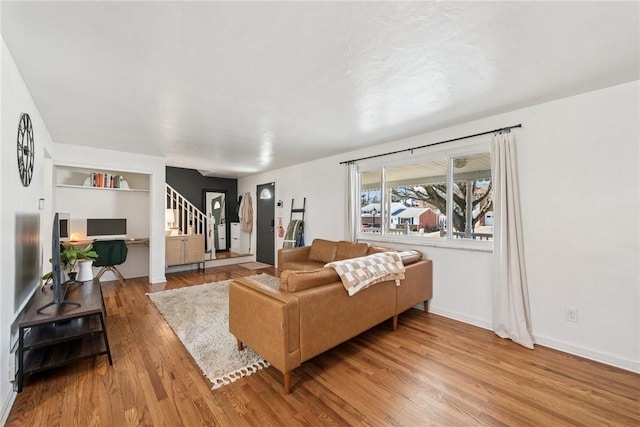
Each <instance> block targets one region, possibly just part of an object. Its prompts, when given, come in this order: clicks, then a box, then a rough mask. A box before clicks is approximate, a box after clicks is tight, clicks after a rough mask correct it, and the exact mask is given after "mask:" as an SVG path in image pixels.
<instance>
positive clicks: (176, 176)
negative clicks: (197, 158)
mask: <svg viewBox="0 0 640 427" xmlns="http://www.w3.org/2000/svg"><path fill="white" fill-rule="evenodd" d="M166 181H167V184H169V185H170V186H172V187H173V188H174V189H175V190H176V191H177V192H178V193H180V194H182V195H183V196H184V197H185V198H186V199H187V200H188V201H190V202H191V203H193V204H194V205H195V206H197V207H198V208H199V209H200V210H202V211H203V212H204V210H205V209H204V203H203V202H204V200H203V193H202V192H203V191H204V190H213V191H226V192H227V200H226V204H227V222H237V221H238V180H236V179H230V178H213V177H208V176H202V175H201V174H200V172H198V171H197V170H194V169H184V168H174V167H170V166H167V171H166Z"/></svg>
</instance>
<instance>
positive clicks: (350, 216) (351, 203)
mask: <svg viewBox="0 0 640 427" xmlns="http://www.w3.org/2000/svg"><path fill="white" fill-rule="evenodd" d="M346 182H347V191H345V194H346V197H347V199H346V200H345V206H346V207H347V212H346V218H347V220H346V222H345V240H347V241H349V242H355V241H356V233H357V232H358V224H359V221H360V215H359V212H360V205H359V203H360V196H359V195H358V166H357V165H356V164H355V163H349V164H347V179H346Z"/></svg>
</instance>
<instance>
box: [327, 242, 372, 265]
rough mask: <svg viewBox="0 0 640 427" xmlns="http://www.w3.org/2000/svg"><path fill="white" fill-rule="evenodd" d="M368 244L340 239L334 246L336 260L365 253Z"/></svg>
mask: <svg viewBox="0 0 640 427" xmlns="http://www.w3.org/2000/svg"><path fill="white" fill-rule="evenodd" d="M368 249H369V245H368V244H367V243H352V242H347V241H344V240H341V241H339V242H338V246H337V248H336V258H335V260H336V261H342V260H345V259H351V258H358V257H361V256H365V255H367V250H368Z"/></svg>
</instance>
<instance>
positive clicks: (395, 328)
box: [393, 314, 398, 331]
mask: <svg viewBox="0 0 640 427" xmlns="http://www.w3.org/2000/svg"><path fill="white" fill-rule="evenodd" d="M393 330H394V331H397V330H398V315H397V314H396V315H395V316H393Z"/></svg>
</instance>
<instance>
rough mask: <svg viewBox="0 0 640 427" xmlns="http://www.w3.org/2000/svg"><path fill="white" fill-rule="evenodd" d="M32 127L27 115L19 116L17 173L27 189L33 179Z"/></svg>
mask: <svg viewBox="0 0 640 427" xmlns="http://www.w3.org/2000/svg"><path fill="white" fill-rule="evenodd" d="M33 154H34V152H33V127H32V126H31V117H29V115H28V114H27V113H23V114H22V116H20V124H19V125H18V173H19V174H20V180H22V185H24V186H25V187H28V186H29V184H31V178H32V177H33Z"/></svg>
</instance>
